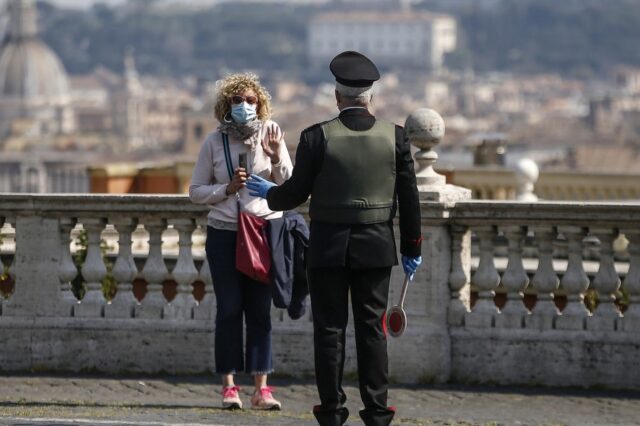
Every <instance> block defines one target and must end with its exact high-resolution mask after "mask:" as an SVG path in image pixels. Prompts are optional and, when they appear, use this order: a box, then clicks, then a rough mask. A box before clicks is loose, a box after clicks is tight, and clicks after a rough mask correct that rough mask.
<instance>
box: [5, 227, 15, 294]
mask: <svg viewBox="0 0 640 426" xmlns="http://www.w3.org/2000/svg"><path fill="white" fill-rule="evenodd" d="M5 222H6V223H8V224H9V225H11V227H12V228H13V232H14V237H13V260H12V261H11V263H10V264H9V269H7V274H9V276H10V277H11V279H13V282H14V283H15V282H16V253H17V251H18V238H17V236H16V218H15V217H11V218H9V217H8V218H6V219H5Z"/></svg>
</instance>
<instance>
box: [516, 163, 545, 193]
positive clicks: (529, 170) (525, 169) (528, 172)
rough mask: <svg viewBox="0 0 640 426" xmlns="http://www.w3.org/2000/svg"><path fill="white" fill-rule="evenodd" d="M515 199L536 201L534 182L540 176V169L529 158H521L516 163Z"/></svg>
mask: <svg viewBox="0 0 640 426" xmlns="http://www.w3.org/2000/svg"><path fill="white" fill-rule="evenodd" d="M515 173H516V182H517V186H518V187H517V189H516V199H517V200H520V201H538V196H537V195H536V194H535V193H534V192H533V191H534V188H535V184H536V182H537V181H538V177H539V176H540V169H539V168H538V165H537V164H536V162H535V161H533V160H532V159H531V158H522V159H520V161H518V163H517V164H516V168H515Z"/></svg>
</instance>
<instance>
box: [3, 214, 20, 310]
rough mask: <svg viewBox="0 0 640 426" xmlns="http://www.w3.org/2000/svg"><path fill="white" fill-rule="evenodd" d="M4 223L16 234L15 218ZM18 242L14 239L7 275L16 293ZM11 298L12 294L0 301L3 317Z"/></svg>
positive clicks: (6, 219)
mask: <svg viewBox="0 0 640 426" xmlns="http://www.w3.org/2000/svg"><path fill="white" fill-rule="evenodd" d="M4 221H5V222H6V223H8V224H9V225H11V227H12V228H13V231H14V233H15V230H16V220H15V218H9V217H7V218H4ZM3 226H4V224H3ZM14 235H15V234H14ZM16 240H17V238H15V237H14V239H13V245H14V250H13V257H12V260H11V263H10V264H9V267H8V268H7V274H8V275H9V277H11V279H12V280H13V285H14V289H13V291H14V292H15V285H16V284H15V283H16V268H15V265H16V246H17V241H16ZM0 263H2V262H0ZM0 266H2V268H3V271H2V272H4V266H5V265H4V264H2V265H0ZM10 297H11V295H10V294H7V295H4V296H2V295H0V299H1V300H0V313H2V314H3V315H6V309H5V306H6V305H7V304H8V303H9V298H10Z"/></svg>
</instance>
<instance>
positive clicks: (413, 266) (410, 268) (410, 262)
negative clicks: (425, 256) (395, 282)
mask: <svg viewBox="0 0 640 426" xmlns="http://www.w3.org/2000/svg"><path fill="white" fill-rule="evenodd" d="M421 263H422V256H418V257H409V256H402V268H404V273H405V274H409V280H413V276H414V275H415V273H416V271H417V270H418V266H420V264H421Z"/></svg>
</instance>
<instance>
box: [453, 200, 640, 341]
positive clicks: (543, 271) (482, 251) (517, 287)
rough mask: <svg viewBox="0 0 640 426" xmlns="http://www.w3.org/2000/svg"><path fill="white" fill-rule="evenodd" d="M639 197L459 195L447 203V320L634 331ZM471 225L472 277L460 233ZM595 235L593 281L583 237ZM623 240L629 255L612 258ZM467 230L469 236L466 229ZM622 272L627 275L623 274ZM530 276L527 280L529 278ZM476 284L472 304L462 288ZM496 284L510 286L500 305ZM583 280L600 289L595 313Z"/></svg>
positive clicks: (639, 277)
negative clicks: (624, 304) (512, 199)
mask: <svg viewBox="0 0 640 426" xmlns="http://www.w3.org/2000/svg"><path fill="white" fill-rule="evenodd" d="M639 221H640V204H629V203H624V204H623V203H607V204H603V203H591V204H585V203H548V202H544V203H543V202H538V203H509V202H482V201H473V202H461V203H457V204H456V205H455V207H454V208H453V209H451V210H450V213H449V218H448V223H449V224H450V226H451V230H452V232H451V235H452V239H453V251H452V270H451V274H450V280H449V283H450V286H451V291H452V295H453V296H452V301H451V306H450V310H449V321H450V324H451V325H453V326H462V325H464V326H465V327H467V328H492V327H494V328H533V329H538V330H550V329H559V330H598V331H612V332H613V331H634V330H639V331H640V329H639V328H638V326H639V325H640V323H639V322H638V319H639V318H640V316H639V315H638V313H639V312H640V305H639V304H638V302H639V301H640V298H639V296H640V257H639V254H640V226H639V225H640V222H639ZM470 232H473V233H474V234H475V236H476V237H477V239H478V243H479V263H478V267H477V269H476V270H475V271H474V272H473V275H472V276H471V277H469V276H468V275H467V273H466V271H465V270H464V269H463V267H462V265H463V264H464V262H465V261H466V259H464V257H465V254H464V253H463V252H462V251H461V249H460V248H461V247H462V246H463V243H462V242H463V240H464V239H465V237H467V236H468V234H469V233H470ZM498 234H501V235H503V236H504V237H505V238H506V239H507V241H508V260H507V266H506V269H505V270H504V273H503V274H502V276H500V275H499V274H498V271H497V269H496V266H495V263H496V259H495V256H494V241H495V239H496V236H497V235H498ZM527 235H530V236H532V237H533V241H534V247H535V249H536V253H537V256H536V257H537V258H536V259H533V260H534V261H535V262H536V263H537V265H536V266H535V273H534V275H533V277H532V278H531V280H529V277H528V275H527V273H526V272H525V266H524V265H525V262H526V261H527V259H526V257H525V256H524V255H523V243H524V239H525V236H527ZM587 236H592V237H596V238H597V240H598V241H599V247H598V252H599V254H598V260H597V272H596V273H595V276H594V278H593V280H592V281H591V282H590V280H589V278H588V276H587V273H586V271H585V259H583V257H584V255H583V253H584V240H585V238H586V237H587ZM619 236H624V238H625V239H626V241H627V242H628V249H627V251H628V253H629V254H630V257H629V260H628V263H627V262H619V263H618V265H617V266H618V268H616V264H615V262H614V240H616V238H618V237H619ZM467 238H468V237H467ZM558 243H562V244H563V245H566V246H567V250H566V253H563V255H562V257H561V258H557V257H556V258H554V252H555V251H554V245H557V244H558ZM559 267H561V268H562V269H561V270H558V268H559ZM620 275H623V276H624V277H625V278H624V281H622V280H621V279H620ZM529 281H530V282H529ZM469 283H471V284H473V285H474V286H475V287H476V288H477V289H478V290H479V298H478V301H477V303H476V304H475V306H474V307H473V309H469V306H468V304H466V303H465V298H464V297H462V296H460V292H461V291H463V290H464V289H465V287H466V286H468V284H469ZM499 286H502V287H503V288H504V289H505V290H506V292H507V302H506V305H505V306H504V308H503V309H502V310H498V309H497V307H496V306H495V304H494V301H493V297H494V295H495V292H496V290H497V289H498V287H499ZM528 286H529V287H532V288H533V289H534V290H535V293H536V294H537V303H536V305H535V307H534V308H533V310H532V311H531V312H529V311H528V310H527V309H526V307H525V306H524V304H523V302H522V299H523V292H524V291H525V289H526V288H527V287H528ZM560 286H561V287H562V288H563V290H564V292H565V293H566V295H567V300H568V303H567V306H566V307H565V308H564V310H563V311H562V313H561V312H560V311H559V310H558V309H557V308H556V306H555V304H554V303H553V302H554V292H556V291H557V290H558V288H559V287H560ZM588 288H592V289H594V290H595V291H596V292H597V294H598V306H597V308H596V309H595V311H594V312H593V313H590V312H589V310H587V308H586V307H585V304H584V295H585V293H586V291H587V289H588ZM621 289H624V290H625V291H626V292H627V293H628V295H629V306H628V308H627V310H626V312H625V314H624V315H623V314H622V312H621V311H620V309H619V308H618V307H617V306H616V304H615V303H614V302H615V301H616V297H617V296H618V293H619V291H620V290H621Z"/></svg>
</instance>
